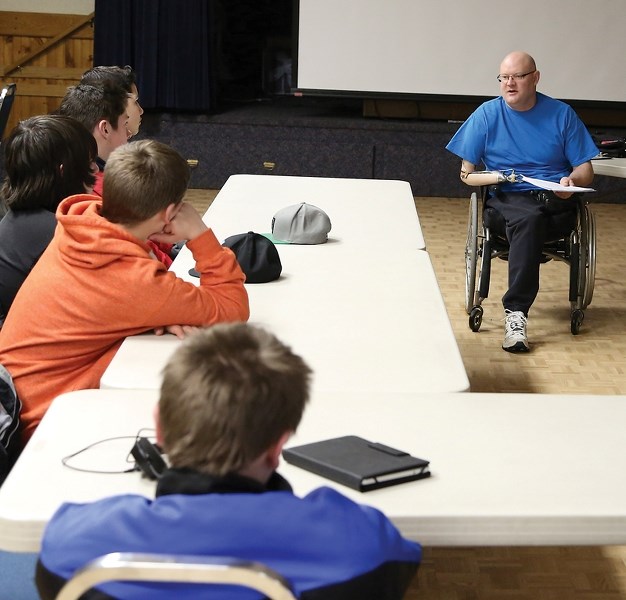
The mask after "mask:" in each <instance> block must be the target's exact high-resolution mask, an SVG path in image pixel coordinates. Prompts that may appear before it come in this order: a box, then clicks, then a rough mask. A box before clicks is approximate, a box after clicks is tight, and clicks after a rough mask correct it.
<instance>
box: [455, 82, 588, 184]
mask: <svg viewBox="0 0 626 600" xmlns="http://www.w3.org/2000/svg"><path fill="white" fill-rule="evenodd" d="M446 149H447V150H450V152H452V153H453V154H456V155H457V156H459V157H460V158H462V159H464V160H467V161H469V162H471V163H472V164H474V165H479V164H481V163H483V164H484V165H485V169H487V170H488V171H509V170H511V169H514V170H515V172H516V173H519V174H521V175H526V176H527V177H535V178H537V179H544V180H547V181H553V182H555V183H558V182H559V180H560V179H561V177H567V176H568V175H569V174H570V173H571V172H572V169H573V168H574V167H577V166H578V165H581V164H583V163H585V162H587V161H588V160H591V159H592V158H593V157H594V156H596V155H597V154H598V149H597V147H596V145H595V143H594V141H593V139H592V138H591V135H590V134H589V132H588V131H587V129H586V128H585V126H584V124H583V123H582V121H581V120H580V119H579V118H578V116H577V115H576V113H575V112H574V110H573V109H572V108H571V107H570V106H569V105H568V104H565V103H564V102H561V101H560V100H555V99H554V98H550V97H549V96H546V95H544V94H540V93H538V94H537V103H536V104H535V106H533V107H532V108H531V109H530V110H526V111H517V110H514V109H512V108H511V107H510V106H509V105H508V104H507V103H506V102H505V101H504V99H503V98H502V96H499V97H498V98H495V99H493V100H489V101H488V102H485V103H484V104H482V105H481V106H479V107H478V108H477V109H476V110H475V111H474V112H473V113H472V114H471V115H470V117H469V118H468V119H467V121H465V123H463V125H461V127H460V128H459V130H458V131H457V132H456V133H455V134H454V136H453V138H452V139H451V140H450V142H449V143H448V145H447V146H446ZM532 187H533V186H532V185H530V184H528V183H516V184H503V185H502V189H503V190H505V191H507V190H508V191H511V190H513V189H514V190H516V191H517V190H520V191H523V190H528V189H532Z"/></svg>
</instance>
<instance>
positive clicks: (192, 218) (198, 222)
mask: <svg viewBox="0 0 626 600" xmlns="http://www.w3.org/2000/svg"><path fill="white" fill-rule="evenodd" d="M174 211H175V212H174V214H173V216H172V217H171V218H170V219H169V221H167V222H166V223H165V224H164V225H163V229H162V230H161V231H160V232H159V233H154V234H152V235H151V236H150V237H149V238H148V239H150V240H152V241H153V242H163V243H166V244H175V243H176V242H179V241H180V240H193V239H194V238H196V237H198V236H199V235H201V234H203V233H204V232H205V231H206V230H207V229H208V227H207V226H206V225H205V224H204V221H202V217H201V216H200V215H199V214H198V211H197V210H196V209H195V208H194V207H193V206H192V205H191V204H189V203H187V202H181V203H180V204H179V205H178V206H176V207H175V209H174Z"/></svg>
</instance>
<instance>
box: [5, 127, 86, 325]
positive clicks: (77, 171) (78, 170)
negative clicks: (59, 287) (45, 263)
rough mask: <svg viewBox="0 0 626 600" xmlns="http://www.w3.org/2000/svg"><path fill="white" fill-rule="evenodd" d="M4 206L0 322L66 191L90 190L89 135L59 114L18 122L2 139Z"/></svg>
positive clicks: (43, 244) (45, 238)
mask: <svg viewBox="0 0 626 600" xmlns="http://www.w3.org/2000/svg"><path fill="white" fill-rule="evenodd" d="M3 146H4V168H5V171H6V177H5V179H4V182H3V184H2V189H1V190H0V196H1V197H2V201H3V202H4V203H5V204H6V205H7V207H8V211H7V213H6V215H5V216H4V218H3V219H2V221H0V327H2V324H3V323H4V319H5V317H6V315H7V313H8V312H9V308H10V307H11V304H12V303H13V299H14V298H15V295H16V294H17V291H18V290H19V289H20V287H21V285H22V283H23V282H24V279H26V276H27V275H28V274H29V273H30V271H31V269H32V268H33V265H34V264H35V263H36V262H37V260H38V259H39V257H40V256H41V254H42V252H43V251H44V250H45V249H46V247H47V246H48V244H49V243H50V240H51V239H52V236H53V234H54V228H55V227H56V224H57V221H56V217H55V212H56V209H57V207H58V206H59V203H60V202H61V200H63V199H64V198H66V197H67V196H71V195H73V194H80V193H84V192H87V193H90V192H91V190H92V188H93V185H94V182H95V177H94V169H95V163H94V161H95V159H96V153H97V147H96V142H95V140H94V139H93V136H92V135H91V134H90V133H89V132H88V131H87V130H86V129H85V128H84V127H83V126H82V125H81V124H80V123H79V122H78V121H75V120H74V119H72V118H70V117H63V116H60V115H42V116H37V117H31V118H30V119H26V120H24V121H20V123H18V124H17V125H16V126H15V127H14V129H13V130H12V131H11V133H10V134H9V136H8V138H7V139H6V140H5V141H4V144H3Z"/></svg>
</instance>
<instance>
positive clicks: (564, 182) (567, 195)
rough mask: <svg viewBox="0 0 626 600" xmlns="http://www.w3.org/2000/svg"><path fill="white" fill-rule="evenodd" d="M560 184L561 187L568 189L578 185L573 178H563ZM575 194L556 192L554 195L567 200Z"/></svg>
mask: <svg viewBox="0 0 626 600" xmlns="http://www.w3.org/2000/svg"><path fill="white" fill-rule="evenodd" d="M559 183H560V184H561V185H564V186H566V187H569V186H570V185H576V184H575V183H574V182H573V181H572V178H571V177H561V181H559ZM573 193H574V192H554V195H555V196H556V197H557V198H561V199H562V200H567V199H568V198H570V197H571V196H572V194H573Z"/></svg>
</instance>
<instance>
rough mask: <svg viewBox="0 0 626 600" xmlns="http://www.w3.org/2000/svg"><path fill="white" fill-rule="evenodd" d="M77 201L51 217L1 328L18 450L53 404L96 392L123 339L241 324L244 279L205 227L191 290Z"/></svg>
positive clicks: (197, 242) (91, 201) (194, 245)
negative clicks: (17, 405)
mask: <svg viewBox="0 0 626 600" xmlns="http://www.w3.org/2000/svg"><path fill="white" fill-rule="evenodd" d="M100 207H101V200H100V199H99V198H97V197H95V196H88V195H78V196H71V197H69V198H67V199H65V200H64V201H63V202H62V203H61V204H60V205H59V208H58V210H57V221H58V225H57V228H56V231H55V234H54V238H53V239H52V242H51V243H50V245H49V246H48V248H47V249H46V251H45V252H44V253H43V255H42V256H41V258H40V259H39V261H38V262H37V264H36V265H35V267H34V268H33V270H32V271H31V273H30V275H29V276H28V278H27V279H26V281H25V282H24V284H23V285H22V287H21V289H20V291H19V293H18V295H17V296H16V298H15V301H14V303H13V305H12V306H11V312H10V314H9V315H8V317H7V319H6V321H5V323H4V326H3V327H2V329H1V330H0V364H2V365H4V366H5V367H6V368H7V369H8V371H9V373H11V376H12V377H13V381H14V382H15V387H16V389H17V392H18V395H19V396H20V399H21V401H22V405H23V408H22V413H21V423H22V425H21V426H22V431H23V437H22V441H23V442H24V443H25V442H26V440H27V439H29V438H30V436H31V435H32V432H33V431H34V429H35V427H36V426H37V424H38V423H39V421H40V420H41V418H42V417H43V415H44V413H45V411H46V410H47V408H48V406H49V405H50V403H51V402H52V400H53V398H55V397H56V396H58V395H59V394H61V393H64V392H68V391H71V390H79V389H86V388H97V387H98V386H99V382H100V377H101V376H102V374H103V373H104V371H105V369H106V368H107V366H108V365H109V363H110V362H111V359H112V358H113V356H114V354H115V352H116V351H117V349H118V348H119V346H120V344H121V343H122V341H123V340H124V338H125V337H126V336H128V335H134V334H137V333H141V332H144V331H148V330H151V329H154V328H155V327H160V326H167V325H210V324H213V323H217V322H222V321H240V320H241V321H244V320H247V319H248V317H249V314H250V313H249V306H248V295H247V293H246V290H245V288H244V285H243V282H244V274H243V272H242V271H241V269H240V267H239V265H238V263H237V261H236V259H235V256H234V254H233V253H232V252H231V251H230V250H229V249H227V248H224V247H222V246H221V245H220V243H219V242H218V241H217V239H216V237H215V235H214V234H213V232H212V231H211V230H209V231H206V232H205V233H203V234H202V235H200V236H198V237H197V238H195V239H194V240H191V241H189V242H188V247H189V249H190V250H191V252H192V254H193V256H194V258H195V260H196V269H197V270H198V271H199V272H200V285H199V286H195V285H194V284H192V283H188V282H185V281H183V280H182V279H179V278H177V277H176V275H174V274H173V273H171V272H169V271H167V270H166V268H165V266H164V265H163V264H162V263H161V262H159V261H157V260H154V259H153V258H151V257H150V255H149V247H148V245H147V244H145V243H144V242H142V241H141V240H139V239H138V238H136V237H134V236H132V235H131V234H130V233H128V232H127V231H126V230H125V229H123V228H122V227H120V226H118V225H115V224H114V223H110V222H109V221H107V220H106V219H104V218H103V217H101V216H100V213H99V211H100Z"/></svg>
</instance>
